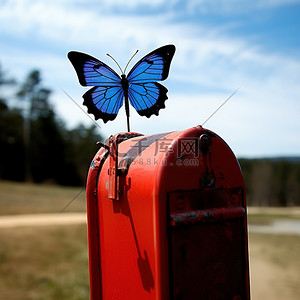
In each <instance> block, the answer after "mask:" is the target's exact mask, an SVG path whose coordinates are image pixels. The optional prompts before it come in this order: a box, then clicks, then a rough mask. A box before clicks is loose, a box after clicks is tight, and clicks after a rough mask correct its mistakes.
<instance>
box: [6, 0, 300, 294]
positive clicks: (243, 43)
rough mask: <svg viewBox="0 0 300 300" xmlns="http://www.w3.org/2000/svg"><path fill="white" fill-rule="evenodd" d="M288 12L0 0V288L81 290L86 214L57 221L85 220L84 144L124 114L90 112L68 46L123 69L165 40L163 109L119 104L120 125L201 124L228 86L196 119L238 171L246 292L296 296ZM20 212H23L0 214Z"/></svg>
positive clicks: (296, 174)
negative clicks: (106, 118) (144, 113)
mask: <svg viewBox="0 0 300 300" xmlns="http://www.w3.org/2000/svg"><path fill="white" fill-rule="evenodd" d="M299 13H300V1H299V0H284V1H283V0H269V1H263V2H262V1H256V0H255V1H248V0H246V1H237V0H230V1H225V0H219V1H218V0H210V1H207V0H201V1H200V0H198V1H197V0H188V1H178V0H168V1H165V0H153V1H144V0H142V1H137V0H128V1H126V3H124V1H121V0H110V1H109V0H103V1H96V0H87V1H82V0H60V1H58V0H53V1H50V2H49V1H48V2H45V1H41V0H30V1H29V0H23V1H17V0H0V39H1V47H0V298H1V299H2V298H3V299H88V297H89V291H88V288H89V285H88V258H87V241H86V225H85V219H84V218H83V219H82V218H78V219H76V220H78V221H74V222H73V221H70V222H63V221H62V220H61V218H62V217H63V216H65V215H70V214H74V216H75V217H79V216H84V214H85V211H86V208H85V187H84V186H85V179H86V175H87V171H88V168H89V164H90V162H91V160H92V158H93V156H94V154H95V153H96V151H97V149H98V147H97V146H96V142H97V141H104V140H105V139H107V137H108V136H109V135H110V134H114V133H118V132H123V131H126V118H125V112H124V108H123V107H122V108H121V110H120V113H119V115H118V116H117V118H116V120H115V121H114V122H108V123H107V124H104V123H103V122H102V121H101V120H99V121H97V122H94V121H93V120H91V118H90V117H89V116H88V115H87V113H86V107H85V106H82V94H83V93H84V92H85V91H86V88H84V87H82V86H80V84H79V82H78V80H77V76H76V74H75V71H74V69H73V67H72V65H71V64H70V62H69V61H68V59H67V53H68V52H69V51H71V50H77V51H81V52H85V53H88V54H90V55H92V56H95V57H97V58H98V59H100V60H102V61H103V62H105V63H106V64H108V65H110V66H111V67H112V68H113V69H115V70H116V71H118V68H117V66H116V64H115V63H114V62H113V61H112V60H111V59H110V58H109V57H108V56H106V53H109V54H111V55H112V56H113V57H114V58H115V59H116V60H117V61H118V63H119V64H120V65H121V67H122V68H124V67H125V65H126V64H127V62H128V60H129V59H130V57H131V56H132V54H133V53H134V52H135V51H136V50H137V49H138V50H139V52H138V54H137V56H136V57H135V58H134V59H133V62H132V63H131V64H130V66H129V68H128V70H130V68H131V67H132V66H133V65H134V63H135V62H136V61H138V60H139V59H140V58H141V57H143V56H144V55H146V54H147V53H148V52H150V51H152V50H153V49H155V48H157V47H160V46H163V45H166V44H170V43H171V44H174V45H175V46H176V53H175V56H174V59H173V62H172V65H171V70H170V74H169V78H168V79H167V80H166V81H165V82H163V84H164V85H165V86H166V87H167V88H168V90H169V92H168V96H169V99H168V100H167V101H166V108H165V109H163V110H161V111H160V114H159V117H156V116H153V117H151V118H150V119H147V118H143V117H140V116H139V115H138V114H137V113H136V112H135V111H134V109H132V108H131V128H132V131H135V132H140V133H143V134H151V133H158V132H166V131H172V130H184V129H187V128H189V127H192V126H195V125H201V124H203V122H204V121H205V120H206V119H207V118H208V117H209V116H210V115H211V114H212V113H213V112H214V111H215V110H216V109H217V108H218V107H219V106H220V105H221V104H222V103H223V102H224V101H225V100H226V99H227V98H228V97H229V96H230V95H231V94H232V93H233V92H234V91H235V90H236V89H239V90H238V92H237V93H236V94H235V95H234V96H233V97H232V98H231V99H230V101H229V102H228V103H226V105H225V106H223V107H222V109H221V110H219V111H218V113H217V114H216V115H214V116H213V117H212V118H211V119H210V120H209V121H208V122H206V123H205V127H206V128H208V129H210V130H213V131H214V132H216V133H217V134H218V135H220V136H221V137H222V138H223V139H224V140H225V141H226V142H227V143H228V144H229V146H230V147H231V148H232V150H233V152H234V153H235V154H236V156H237V157H238V159H239V162H240V164H241V167H242V170H243V173H244V176H245V182H246V189H247V201H248V205H249V223H250V235H249V239H250V263H251V281H252V286H251V290H252V299H262V298H263V297H265V298H267V299H298V298H299V295H300V287H299V284H298V282H299V280H300V272H299V270H300V259H299V258H298V255H297V253H299V251H300V237H299V236H300V211H299V209H298V207H300V133H299V132H300V122H299V116H298V115H299V111H300V35H299V28H300V19H299ZM64 91H65V92H66V93H67V94H68V95H70V97H71V98H72V99H73V100H71V99H70V98H69V97H68V96H67V95H66V94H65V93H64ZM74 102H76V103H74ZM76 104H77V105H76ZM91 117H93V116H91ZM70 202H71V204H70V205H68V204H69V203H70ZM66 206H67V207H66ZM61 211H63V212H62V213H61V214H59V212H61ZM53 214H54V215H56V216H57V219H59V220H60V221H59V220H56V221H51V220H52V219H51V218H50V215H53ZM23 215H25V216H26V215H27V216H28V215H29V216H31V217H30V219H31V220H32V221H31V222H28V219H27V221H26V220H25V221H24V219H22V220H23V221H22V220H20V219H16V218H15V219H14V220H13V219H10V220H11V221H9V220H8V219H5V218H6V217H7V216H10V217H12V218H13V217H17V216H18V217H19V218H20V216H23ZM38 215H39V216H43V220H44V221H43V222H42V221H39V220H38V219H35V217H37V216H38ZM48 218H49V219H48ZM18 220H19V221H18ZM45 220H46V221H45ZM47 220H49V221H47ZM42 225H43V226H42Z"/></svg>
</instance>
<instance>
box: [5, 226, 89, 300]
mask: <svg viewBox="0 0 300 300" xmlns="http://www.w3.org/2000/svg"><path fill="white" fill-rule="evenodd" d="M0 295H1V296H0V297H1V299H7V300H19V299H23V300H38V299H43V300H52V299H53V300H57V299H64V300H81V299H82V300H83V299H85V300H86V299H89V279H88V250H87V242H86V226H85V225H72V226H63V227H58V226H57V227H40V228H38V227H28V228H17V229H16V228H13V229H1V230H0Z"/></svg>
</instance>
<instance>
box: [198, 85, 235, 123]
mask: <svg viewBox="0 0 300 300" xmlns="http://www.w3.org/2000/svg"><path fill="white" fill-rule="evenodd" d="M239 89H240V88H238V89H236V90H235V91H234V92H233V93H232V94H231V95H230V96H229V97H228V98H227V99H226V100H225V101H224V102H223V103H222V104H221V105H220V106H219V107H218V108H217V109H216V110H215V111H214V112H213V113H212V114H211V115H210V116H209V117H208V118H207V119H206V120H205V121H204V122H203V123H202V125H201V126H203V125H204V124H205V123H206V122H207V121H208V120H209V119H210V118H212V117H213V116H214V115H215V114H216V113H217V112H218V111H219V110H220V109H221V107H222V106H224V105H225V104H226V102H227V101H229V99H230V98H231V97H232V96H233V95H234V94H235V93H236V92H237V91H238V90H239Z"/></svg>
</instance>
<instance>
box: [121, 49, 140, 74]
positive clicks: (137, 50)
mask: <svg viewBox="0 0 300 300" xmlns="http://www.w3.org/2000/svg"><path fill="white" fill-rule="evenodd" d="M138 52H139V50H136V51H135V53H134V54H133V55H132V56H131V58H130V59H129V61H128V63H127V65H126V67H125V69H124V73H125V71H126V69H127V67H128V65H129V63H130V62H131V61H132V59H133V58H134V57H135V56H136V54H137V53H138Z"/></svg>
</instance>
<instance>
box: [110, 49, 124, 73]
mask: <svg viewBox="0 0 300 300" xmlns="http://www.w3.org/2000/svg"><path fill="white" fill-rule="evenodd" d="M106 55H107V56H109V57H110V58H111V59H112V60H113V61H114V62H115V63H116V64H117V66H118V67H119V69H120V71H121V73H122V74H124V72H123V71H122V69H121V67H120V65H119V64H118V62H117V61H116V60H115V59H114V58H113V57H112V56H111V55H110V54H108V53H106Z"/></svg>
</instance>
